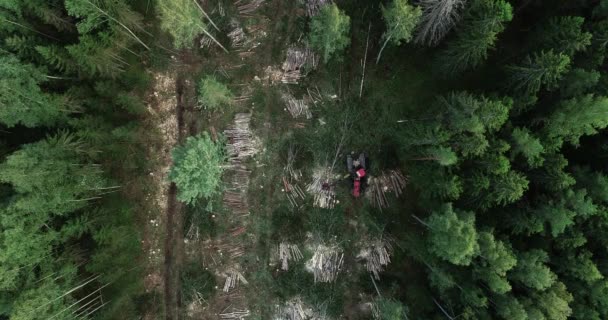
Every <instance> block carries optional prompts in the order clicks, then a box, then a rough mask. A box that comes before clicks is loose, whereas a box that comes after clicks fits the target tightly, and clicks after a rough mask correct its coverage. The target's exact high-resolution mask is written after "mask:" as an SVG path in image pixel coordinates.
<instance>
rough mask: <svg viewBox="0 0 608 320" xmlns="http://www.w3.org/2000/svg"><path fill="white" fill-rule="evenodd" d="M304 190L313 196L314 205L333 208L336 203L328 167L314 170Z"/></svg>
mask: <svg viewBox="0 0 608 320" xmlns="http://www.w3.org/2000/svg"><path fill="white" fill-rule="evenodd" d="M306 191H307V192H308V193H310V194H311V195H312V196H313V205H314V206H315V207H319V208H325V209H333V208H334V207H335V206H336V204H337V203H338V200H337V198H336V191H335V190H334V186H333V181H332V174H331V170H330V169H329V168H318V169H316V170H314V171H313V176H312V182H311V183H310V184H308V186H306Z"/></svg>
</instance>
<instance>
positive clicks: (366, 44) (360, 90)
mask: <svg viewBox="0 0 608 320" xmlns="http://www.w3.org/2000/svg"><path fill="white" fill-rule="evenodd" d="M371 30H372V23H371V22H370V23H369V27H368V28H367V41H366V42H365V57H364V58H363V75H362V76H361V87H360V88H359V99H361V96H362V95H363V81H365V66H366V65H367V49H368V48H369V33H370V31H371ZM377 63H378V62H376V64H377Z"/></svg>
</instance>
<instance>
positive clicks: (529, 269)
mask: <svg viewBox="0 0 608 320" xmlns="http://www.w3.org/2000/svg"><path fill="white" fill-rule="evenodd" d="M548 261H549V255H548V254H547V252H545V251H543V250H538V249H533V250H530V251H527V252H520V253H518V254H517V265H516V266H515V268H514V269H513V270H512V271H511V272H509V279H512V280H513V281H517V282H519V283H520V284H521V285H523V286H527V287H529V288H532V289H536V290H545V289H547V288H549V287H551V286H552V285H553V284H554V283H555V281H556V279H557V276H556V275H555V273H553V272H552V271H551V269H549V267H547V266H546V263H547V262H548Z"/></svg>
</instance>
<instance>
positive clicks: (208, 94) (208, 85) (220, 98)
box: [198, 76, 233, 110]
mask: <svg viewBox="0 0 608 320" xmlns="http://www.w3.org/2000/svg"><path fill="white" fill-rule="evenodd" d="M198 90H199V93H198V102H199V104H200V106H201V107H204V108H209V109H213V110H214V109H219V108H220V107H226V106H230V105H231V104H232V102H233V100H232V99H233V95H232V92H230V89H228V87H227V86H226V85H225V84H223V83H221V82H219V81H218V80H217V79H216V78H215V77H213V76H206V77H204V78H203V79H202V80H201V82H200V83H199V86H198Z"/></svg>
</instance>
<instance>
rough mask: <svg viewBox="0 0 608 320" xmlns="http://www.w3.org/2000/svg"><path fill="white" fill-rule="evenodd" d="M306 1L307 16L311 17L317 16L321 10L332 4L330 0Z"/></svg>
mask: <svg viewBox="0 0 608 320" xmlns="http://www.w3.org/2000/svg"><path fill="white" fill-rule="evenodd" d="M305 1H306V14H307V15H308V16H309V17H312V16H316V15H317V14H318V13H319V12H320V11H321V8H322V7H323V6H324V5H326V4H328V3H330V1H329V0H305Z"/></svg>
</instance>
